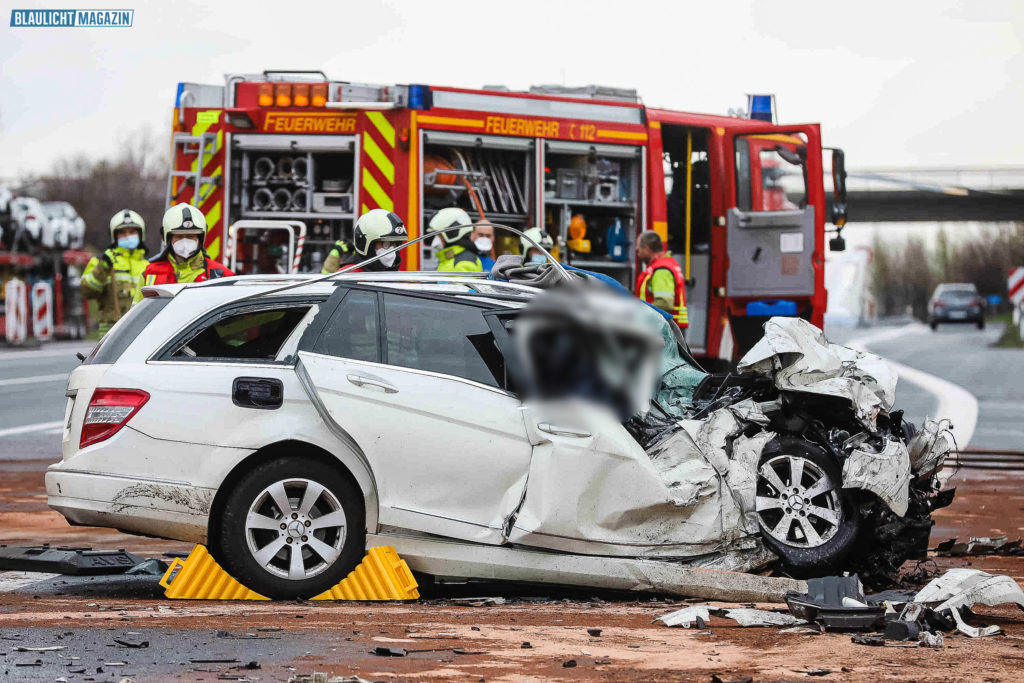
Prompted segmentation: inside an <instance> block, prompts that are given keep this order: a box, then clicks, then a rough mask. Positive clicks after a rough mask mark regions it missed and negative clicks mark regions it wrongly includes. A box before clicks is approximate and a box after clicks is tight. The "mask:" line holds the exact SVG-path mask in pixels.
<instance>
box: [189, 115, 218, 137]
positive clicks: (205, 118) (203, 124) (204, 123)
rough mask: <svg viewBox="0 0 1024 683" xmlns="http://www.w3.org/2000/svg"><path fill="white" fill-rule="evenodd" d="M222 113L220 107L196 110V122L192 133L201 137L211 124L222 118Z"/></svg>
mask: <svg viewBox="0 0 1024 683" xmlns="http://www.w3.org/2000/svg"><path fill="white" fill-rule="evenodd" d="M220 113H221V110H220V109H209V110H207V111H200V112H196V123H195V125H194V126H192V135H194V136H196V137H199V136H200V135H202V134H203V133H205V132H206V131H207V130H209V128H210V126H212V125H213V124H215V123H217V121H219V120H220Z"/></svg>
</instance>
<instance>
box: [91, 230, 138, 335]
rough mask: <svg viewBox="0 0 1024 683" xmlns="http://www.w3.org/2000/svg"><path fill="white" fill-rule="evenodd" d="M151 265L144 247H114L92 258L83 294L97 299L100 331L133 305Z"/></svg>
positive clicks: (103, 330)
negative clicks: (141, 277) (141, 279)
mask: <svg viewBox="0 0 1024 683" xmlns="http://www.w3.org/2000/svg"><path fill="white" fill-rule="evenodd" d="M148 265H149V261H148V260H147V259H146V250H145V249H125V248H123V247H111V248H110V249H107V250H106V251H105V252H104V253H103V254H100V255H99V256H93V257H92V260H91V261H89V264H88V265H87V266H86V267H85V271H84V272H83V273H82V285H81V286H82V298H83V299H95V300H96V309H97V310H96V313H97V319H98V321H99V328H100V333H101V334H105V333H106V331H107V330H109V329H110V327H111V326H112V325H113V324H114V323H116V322H117V320H118V318H119V317H120V316H122V315H124V314H125V313H127V312H128V309H129V308H131V306H132V301H133V299H134V297H135V288H136V285H137V284H138V282H139V277H140V276H141V275H142V273H143V271H145V270H146V266H148ZM111 271H113V279H111ZM115 296H116V297H117V304H116V305H115V304H114V297H115Z"/></svg>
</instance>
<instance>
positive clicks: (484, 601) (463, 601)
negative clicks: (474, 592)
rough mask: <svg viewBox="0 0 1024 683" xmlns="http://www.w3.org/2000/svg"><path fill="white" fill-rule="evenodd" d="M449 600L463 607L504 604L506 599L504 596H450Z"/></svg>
mask: <svg viewBox="0 0 1024 683" xmlns="http://www.w3.org/2000/svg"><path fill="white" fill-rule="evenodd" d="M449 602H451V603H452V604H453V605H462V606H464V607H497V606H498V605H504V604H505V602H506V600H505V598H451V599H450V600H449Z"/></svg>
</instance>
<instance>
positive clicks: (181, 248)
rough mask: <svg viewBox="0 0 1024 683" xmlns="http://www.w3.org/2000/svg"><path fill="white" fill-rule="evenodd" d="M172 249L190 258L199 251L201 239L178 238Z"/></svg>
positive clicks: (181, 255)
mask: <svg viewBox="0 0 1024 683" xmlns="http://www.w3.org/2000/svg"><path fill="white" fill-rule="evenodd" d="M171 249H173V250H174V253H175V254H177V255H178V256H180V257H181V258H190V257H192V256H195V253H196V252H197V251H199V240H193V239H187V240H178V241H177V242H175V243H174V244H172V245H171Z"/></svg>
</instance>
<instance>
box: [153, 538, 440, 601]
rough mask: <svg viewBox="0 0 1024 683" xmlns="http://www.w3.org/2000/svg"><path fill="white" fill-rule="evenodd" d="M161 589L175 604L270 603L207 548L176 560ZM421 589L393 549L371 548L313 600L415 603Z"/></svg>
mask: <svg viewBox="0 0 1024 683" xmlns="http://www.w3.org/2000/svg"><path fill="white" fill-rule="evenodd" d="M160 585H161V586H163V587H164V589H165V590H164V595H165V596H166V597H168V598H172V599H174V600H269V599H270V598H266V597H264V596H262V595H260V594H259V593H256V592H255V591H252V590H249V589H248V588H246V587H245V586H243V585H242V584H241V583H239V582H238V581H236V580H235V579H234V578H232V577H231V575H230V574H228V573H227V572H226V571H224V570H223V569H221V566H220V565H219V564H217V561H216V560H214V559H213V557H212V556H211V555H210V553H209V552H208V551H207V550H206V547H205V546H202V545H197V546H196V547H194V548H193V549H192V552H191V553H189V555H188V557H187V558H186V559H184V560H182V559H181V558H175V559H174V561H173V562H172V563H171V566H170V567H168V568H167V571H166V572H165V573H164V575H163V578H161V579H160ZM419 597H420V592H419V586H418V584H417V583H416V579H415V578H414V577H413V575H412V571H411V570H410V569H409V565H407V564H406V563H405V560H403V559H402V558H400V557H399V556H398V553H397V552H396V551H395V549H394V548H393V547H391V546H379V547H376V548H370V549H369V550H368V551H367V553H366V557H364V558H363V561H362V562H360V563H359V566H357V567H356V568H355V569H353V570H352V572H351V573H350V574H349V575H348V576H347V577H345V578H344V579H342V580H341V581H340V582H339V583H338V584H337V585H335V586H334V587H333V588H330V589H328V590H326V591H324V592H323V593H321V594H320V595H318V596H316V597H315V598H312V599H313V600H415V599H417V598H419Z"/></svg>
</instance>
